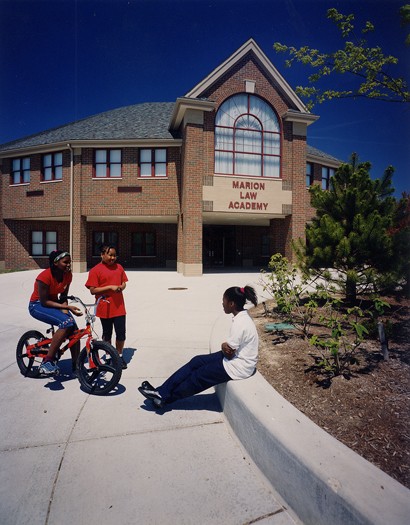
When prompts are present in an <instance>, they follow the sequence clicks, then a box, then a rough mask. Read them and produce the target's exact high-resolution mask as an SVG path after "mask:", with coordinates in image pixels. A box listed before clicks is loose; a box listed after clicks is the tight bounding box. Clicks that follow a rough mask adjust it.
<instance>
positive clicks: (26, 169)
mask: <svg viewBox="0 0 410 525" xmlns="http://www.w3.org/2000/svg"><path fill="white" fill-rule="evenodd" d="M29 182H30V157H25V158H22V159H13V161H12V165H11V184H29Z"/></svg>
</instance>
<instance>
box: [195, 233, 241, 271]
mask: <svg viewBox="0 0 410 525" xmlns="http://www.w3.org/2000/svg"><path fill="white" fill-rule="evenodd" d="M202 260H203V265H204V267H205V268H215V267H220V268H223V267H226V266H235V264H237V263H238V262H237V260H236V232H235V226H214V225H204V231H203V250H202Z"/></svg>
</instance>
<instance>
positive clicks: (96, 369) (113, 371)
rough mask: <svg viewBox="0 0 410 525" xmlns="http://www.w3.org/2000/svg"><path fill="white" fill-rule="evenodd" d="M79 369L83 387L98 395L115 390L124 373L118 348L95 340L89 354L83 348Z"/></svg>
mask: <svg viewBox="0 0 410 525" xmlns="http://www.w3.org/2000/svg"><path fill="white" fill-rule="evenodd" d="M77 369H78V380H79V381H80V384H81V386H82V388H83V389H84V390H85V391H86V392H87V393H88V394H93V395H96V396H102V395H104V394H108V393H109V392H111V391H112V390H114V388H115V387H116V386H117V385H118V383H119V380H120V379H121V374H122V367H121V360H120V356H119V355H118V352H117V350H116V349H115V348H114V347H113V346H111V345H110V344H109V343H107V342H105V341H93V342H92V343H91V350H90V353H89V354H88V353H87V349H86V348H83V349H82V350H81V352H80V355H79V357H78V362H77Z"/></svg>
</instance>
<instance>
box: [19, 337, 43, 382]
mask: <svg viewBox="0 0 410 525" xmlns="http://www.w3.org/2000/svg"><path fill="white" fill-rule="evenodd" d="M43 339H45V337H44V335H43V334H42V333H41V332H38V331H37V330H29V331H28V332H26V333H24V334H23V335H22V336H21V337H20V339H19V342H18V343H17V348H16V361H17V365H18V367H19V369H20V372H21V373H22V374H23V376H24V377H38V376H39V375H40V365H41V362H42V360H43V357H42V356H41V357H40V356H39V357H28V356H27V352H26V348H27V346H28V345H30V344H34V343H36V342H38V341H42V340H43ZM44 350H45V354H46V353H47V350H48V347H47V346H44Z"/></svg>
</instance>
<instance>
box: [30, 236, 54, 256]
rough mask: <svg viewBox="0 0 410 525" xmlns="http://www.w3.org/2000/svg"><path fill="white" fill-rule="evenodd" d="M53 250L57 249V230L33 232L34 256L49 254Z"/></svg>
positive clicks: (32, 249)
mask: <svg viewBox="0 0 410 525" xmlns="http://www.w3.org/2000/svg"><path fill="white" fill-rule="evenodd" d="M53 250H57V232H51V231H32V232H31V255H32V256H33V257H38V256H44V255H49V254H50V253H51V252H52V251H53Z"/></svg>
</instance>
